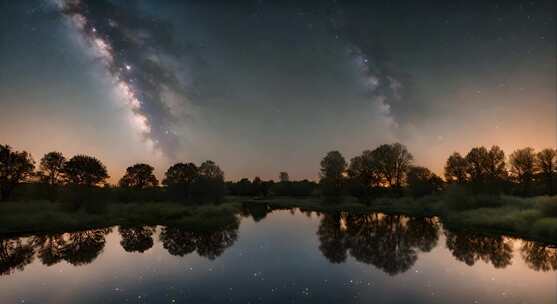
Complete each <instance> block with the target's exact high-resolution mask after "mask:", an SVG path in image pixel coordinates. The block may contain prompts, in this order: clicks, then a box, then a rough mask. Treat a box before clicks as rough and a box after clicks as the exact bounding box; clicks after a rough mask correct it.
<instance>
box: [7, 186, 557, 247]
mask: <svg viewBox="0 0 557 304" xmlns="http://www.w3.org/2000/svg"><path fill="white" fill-rule="evenodd" d="M499 199H500V200H502V201H509V203H508V204H505V205H502V206H500V207H482V208H476V209H470V210H462V211H453V210H449V209H447V206H446V205H447V204H446V202H445V201H444V200H446V198H445V197H442V196H435V197H426V198H421V199H414V198H409V197H402V198H381V199H377V200H375V201H373V202H371V203H369V204H364V203H361V202H358V201H357V200H355V199H353V198H349V197H343V198H341V200H340V202H336V203H331V202H326V201H324V200H323V199H321V198H318V197H307V198H296V197H272V198H253V197H227V198H226V200H225V201H224V202H223V203H222V204H218V205H216V204H210V205H187V204H184V203H178V202H141V203H108V204H106V207H105V209H104V210H102V211H99V212H88V211H86V210H83V209H80V210H77V211H70V210H67V208H65V206H64V204H62V203H53V202H48V201H18V202H4V203H1V204H0V223H2V224H0V235H2V236H6V235H22V234H34V233H38V234H40V233H52V232H68V231H76V230H85V229H92V228H103V227H111V226H142V225H163V226H187V227H189V228H191V229H195V230H211V229H215V228H218V227H222V226H223V225H228V224H230V223H234V222H235V221H238V217H237V214H239V213H241V212H242V208H247V207H250V206H252V207H258V206H259V207H261V206H265V209H264V210H263V212H267V213H268V212H271V211H272V210H275V209H291V208H298V209H300V210H302V211H315V212H356V213H371V212H377V213H385V214H400V215H405V216H410V217H437V218H439V219H440V221H441V222H442V223H443V225H444V227H445V228H448V229H451V230H458V231H466V232H473V233H480V234H486V235H504V236H509V237H516V238H523V239H527V240H533V241H538V242H542V243H546V244H554V245H557V217H552V216H547V215H544V214H542V213H540V211H538V209H539V206H538V205H539V204H540V203H539V201H542V202H543V201H544V200H552V201H553V200H555V201H556V202H557V197H533V198H517V197H507V196H503V197H500V198H499ZM551 203H553V202H551ZM478 214H483V216H478Z"/></svg>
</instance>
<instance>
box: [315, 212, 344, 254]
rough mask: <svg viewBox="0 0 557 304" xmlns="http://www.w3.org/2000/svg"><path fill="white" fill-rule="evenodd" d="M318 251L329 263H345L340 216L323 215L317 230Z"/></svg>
mask: <svg viewBox="0 0 557 304" xmlns="http://www.w3.org/2000/svg"><path fill="white" fill-rule="evenodd" d="M317 235H318V236H319V241H320V243H321V245H319V250H321V253H322V254H323V255H324V256H325V257H326V258H327V259H328V260H329V261H330V262H331V263H342V262H344V261H346V251H347V249H348V248H347V246H346V245H347V244H346V233H345V231H344V230H343V229H342V227H341V214H340V213H334V214H324V215H323V219H322V220H321V223H320V224H319V229H318V230H317Z"/></svg>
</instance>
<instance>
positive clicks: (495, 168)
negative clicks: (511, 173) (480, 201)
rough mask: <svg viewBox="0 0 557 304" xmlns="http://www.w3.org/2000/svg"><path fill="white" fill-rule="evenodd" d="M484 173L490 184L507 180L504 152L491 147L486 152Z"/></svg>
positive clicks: (497, 147) (496, 147)
mask: <svg viewBox="0 0 557 304" xmlns="http://www.w3.org/2000/svg"><path fill="white" fill-rule="evenodd" d="M485 166H486V173H487V178H488V180H489V181H490V182H500V181H504V180H505V179H506V178H507V175H508V173H507V167H506V163H505V152H503V150H501V148H499V146H492V147H491V149H489V151H488V152H487V159H486V164H485Z"/></svg>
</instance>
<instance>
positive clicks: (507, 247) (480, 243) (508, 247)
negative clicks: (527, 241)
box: [445, 230, 513, 268]
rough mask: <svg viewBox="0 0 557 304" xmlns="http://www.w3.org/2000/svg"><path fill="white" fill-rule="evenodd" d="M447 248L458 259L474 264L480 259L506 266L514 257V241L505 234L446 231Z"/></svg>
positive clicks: (499, 266) (502, 266)
mask: <svg viewBox="0 0 557 304" xmlns="http://www.w3.org/2000/svg"><path fill="white" fill-rule="evenodd" d="M445 235H446V237H447V248H449V250H450V251H451V252H452V254H453V256H454V257H455V258H457V260H459V261H462V262H464V263H466V264H467V265H470V266H472V265H474V264H475V263H476V262H477V261H478V260H482V261H484V262H485V263H491V264H492V265H493V266H494V267H495V268H505V267H507V266H508V265H510V264H511V260H512V257H513V254H512V253H513V249H512V241H511V240H508V239H505V238H504V237H503V236H483V235H479V234H474V233H467V232H451V231H448V230H447V231H445Z"/></svg>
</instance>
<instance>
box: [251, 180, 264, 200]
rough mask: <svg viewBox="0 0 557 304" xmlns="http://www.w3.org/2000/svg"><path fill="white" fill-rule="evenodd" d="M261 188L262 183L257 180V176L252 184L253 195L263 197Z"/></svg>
mask: <svg viewBox="0 0 557 304" xmlns="http://www.w3.org/2000/svg"><path fill="white" fill-rule="evenodd" d="M262 186H263V181H262V180H261V178H259V176H256V177H255V178H254V179H253V182H252V189H253V194H254V195H257V196H259V195H263V189H262Z"/></svg>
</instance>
